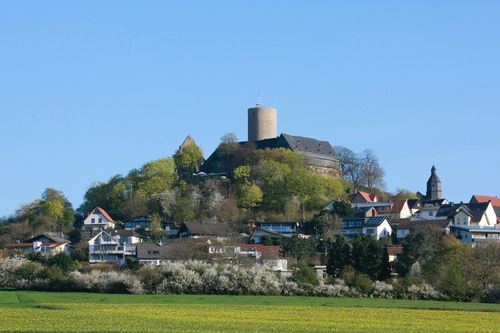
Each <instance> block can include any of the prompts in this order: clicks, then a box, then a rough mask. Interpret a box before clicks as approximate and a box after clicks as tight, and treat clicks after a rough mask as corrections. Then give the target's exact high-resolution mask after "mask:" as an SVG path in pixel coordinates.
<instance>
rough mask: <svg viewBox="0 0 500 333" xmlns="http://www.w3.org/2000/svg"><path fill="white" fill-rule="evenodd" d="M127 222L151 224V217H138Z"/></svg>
mask: <svg viewBox="0 0 500 333" xmlns="http://www.w3.org/2000/svg"><path fill="white" fill-rule="evenodd" d="M125 222H151V217H150V216H146V215H142V216H136V217H134V218H133V219H131V220H126V221H125Z"/></svg>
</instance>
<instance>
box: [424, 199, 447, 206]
mask: <svg viewBox="0 0 500 333" xmlns="http://www.w3.org/2000/svg"><path fill="white" fill-rule="evenodd" d="M445 200H446V199H434V200H424V201H422V205H423V206H427V205H429V206H441V205H443V203H444V201H445Z"/></svg>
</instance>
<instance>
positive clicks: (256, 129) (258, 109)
mask: <svg viewBox="0 0 500 333" xmlns="http://www.w3.org/2000/svg"><path fill="white" fill-rule="evenodd" d="M277 115H278V110H277V109H274V108H267V107H265V106H262V105H260V104H257V105H256V106H255V107H253V108H250V109H248V141H259V140H264V139H274V138H276V137H277V136H278V135H277V132H278V130H277V127H278V126H277Z"/></svg>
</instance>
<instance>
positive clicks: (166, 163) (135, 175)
mask: <svg viewBox="0 0 500 333" xmlns="http://www.w3.org/2000/svg"><path fill="white" fill-rule="evenodd" d="M127 178H129V180H130V181H131V183H132V187H133V190H134V193H135V194H136V195H137V196H139V197H141V198H149V197H151V196H152V195H153V194H156V193H161V192H163V191H165V190H168V189H171V188H172V185H173V184H174V181H175V180H176V179H177V175H176V173H175V163H174V160H173V159H172V158H162V159H159V160H155V161H151V162H148V163H146V164H144V165H143V166H142V168H141V169H140V170H138V171H137V172H136V171H134V170H132V171H131V172H130V173H129V175H128V176H127Z"/></svg>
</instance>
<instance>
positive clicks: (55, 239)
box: [25, 234, 69, 243]
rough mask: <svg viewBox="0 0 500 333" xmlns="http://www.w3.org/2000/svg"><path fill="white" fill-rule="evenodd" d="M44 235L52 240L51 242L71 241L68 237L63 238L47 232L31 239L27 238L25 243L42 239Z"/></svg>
mask: <svg viewBox="0 0 500 333" xmlns="http://www.w3.org/2000/svg"><path fill="white" fill-rule="evenodd" d="M42 237H45V238H47V239H49V240H50V241H51V243H69V241H68V240H67V239H64V238H61V237H54V236H49V235H46V234H41V235H38V236H35V237H33V238H30V239H28V240H26V242H25V243H33V242H36V241H37V240H38V239H40V238H42Z"/></svg>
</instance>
